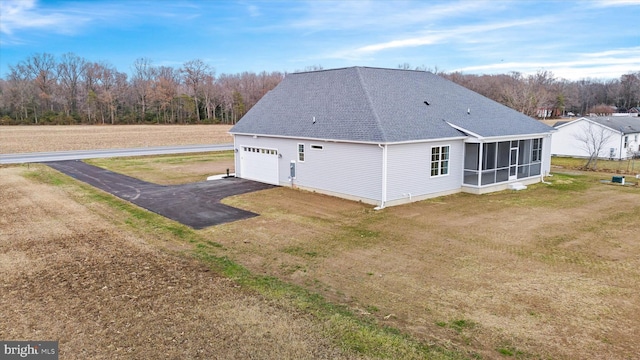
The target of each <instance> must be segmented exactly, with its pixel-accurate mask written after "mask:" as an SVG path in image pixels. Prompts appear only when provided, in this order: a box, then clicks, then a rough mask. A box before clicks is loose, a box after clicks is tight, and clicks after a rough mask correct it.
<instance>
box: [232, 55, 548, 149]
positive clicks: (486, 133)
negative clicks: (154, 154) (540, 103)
mask: <svg viewBox="0 0 640 360" xmlns="http://www.w3.org/2000/svg"><path fill="white" fill-rule="evenodd" d="M425 101H426V102H428V103H429V105H426V104H425ZM467 110H470V111H469V113H468V112H467ZM314 118H315V123H314V122H313V120H314ZM447 122H448V123H451V124H453V125H455V126H457V127H461V128H464V129H466V130H468V131H470V132H472V133H475V134H478V135H480V136H483V137H491V136H506V135H522V134H539V133H546V132H549V131H551V130H552V128H551V127H549V126H546V125H544V124H542V123H540V122H538V121H536V120H534V119H532V118H530V117H528V116H525V115H523V114H521V113H519V112H517V111H514V110H512V109H510V108H508V107H506V106H503V105H501V104H498V103H497V102H494V101H492V100H490V99H488V98H486V97H484V96H482V95H480V94H478V93H475V92H473V91H471V90H468V89H466V88H464V87H462V86H459V85H457V84H455V83H453V82H451V81H449V80H446V79H444V78H441V77H439V76H437V75H434V74H432V73H429V72H424V71H411V70H396V69H380V68H368V67H350V68H343V69H334V70H322V71H314V72H305V73H294V74H288V75H287V76H286V77H285V78H284V80H283V81H282V82H281V83H280V84H279V85H278V86H277V87H276V88H275V89H273V90H272V91H270V92H269V93H267V94H266V95H265V96H264V97H263V98H262V99H261V100H260V101H259V102H258V103H257V104H256V105H255V106H254V107H253V108H251V110H250V111H249V112H248V113H247V114H246V115H245V116H244V117H243V118H242V119H241V120H240V121H239V122H238V123H237V124H236V125H235V126H234V127H233V128H232V129H231V133H235V134H257V135H271V136H286V137H296V138H315V139H328V140H343V141H362V142H377V143H392V142H403V141H414V140H427V139H438V138H451V137H457V136H461V135H464V134H463V133H461V132H460V131H458V130H456V129H454V128H453V127H451V126H450V125H449V124H447Z"/></svg>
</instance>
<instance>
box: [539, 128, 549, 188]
mask: <svg viewBox="0 0 640 360" xmlns="http://www.w3.org/2000/svg"><path fill="white" fill-rule="evenodd" d="M547 137H548V138H549V141H551V135H548V136H547ZM544 147H545V144H544V143H543V145H542V157H541V158H540V181H541V182H542V183H543V184H547V185H551V183H550V182H548V181H544V155H545V151H544ZM549 152H551V151H549ZM549 161H551V160H549ZM549 171H551V167H549ZM549 176H551V175H549Z"/></svg>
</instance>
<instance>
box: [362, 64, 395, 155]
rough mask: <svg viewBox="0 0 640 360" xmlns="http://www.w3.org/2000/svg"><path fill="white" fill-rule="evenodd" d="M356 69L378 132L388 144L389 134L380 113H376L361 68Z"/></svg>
mask: <svg viewBox="0 0 640 360" xmlns="http://www.w3.org/2000/svg"><path fill="white" fill-rule="evenodd" d="M355 69H356V73H357V74H358V80H359V81H360V86H361V87H362V90H363V91H364V94H365V96H366V98H367V103H368V104H369V108H370V109H371V112H372V113H373V117H374V118H375V120H376V124H377V126H378V131H379V132H380V135H382V141H383V142H387V134H386V133H385V131H384V127H383V126H382V121H380V116H378V112H377V111H376V108H375V107H374V106H373V101H371V96H370V95H369V91H368V90H367V87H366V86H365V84H364V80H363V79H362V74H361V73H360V69H361V67H355Z"/></svg>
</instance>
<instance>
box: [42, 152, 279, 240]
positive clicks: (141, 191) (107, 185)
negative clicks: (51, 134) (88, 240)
mask: <svg viewBox="0 0 640 360" xmlns="http://www.w3.org/2000/svg"><path fill="white" fill-rule="evenodd" d="M45 164H46V165H48V166H50V167H51V168H53V169H56V170H58V171H60V172H62V173H64V174H66V175H69V176H71V177H73V178H74V179H77V180H80V181H83V182H85V183H87V184H90V185H93V186H95V187H97V188H98V189H101V190H104V191H106V192H108V193H111V194H113V195H115V196H117V197H119V198H121V199H124V200H127V201H129V202H132V203H134V204H136V205H138V206H140V207H143V208H145V209H147V210H149V211H152V212H154V213H156V214H160V215H162V216H164V217H167V218H169V219H172V220H175V221H178V222H180V223H182V224H184V225H187V226H190V227H192V228H194V229H202V228H205V227H207V226H213V225H219V224H223V223H227V222H232V221H236V220H241V219H248V218H251V217H254V216H258V214H255V213H252V212H249V211H244V210H241V209H237V208H234V207H231V206H227V205H224V204H221V203H220V200H222V199H224V198H225V197H228V196H232V195H238V194H245V193H248V192H253V191H258V190H264V189H269V188H273V187H274V186H273V185H268V184H263V183H259V182H255V181H251V180H245V179H239V178H226V179H220V180H212V181H204V182H198V183H191V184H182V185H169V186H164V185H158V184H152V183H148V182H146V181H142V180H139V179H136V178H132V177H130V176H126V175H122V174H118V173H115V172H113V171H109V170H106V169H102V168H99V167H96V166H93V165H89V164H86V163H84V162H82V161H77V160H74V161H55V162H47V163H45Z"/></svg>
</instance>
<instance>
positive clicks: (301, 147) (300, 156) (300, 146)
mask: <svg viewBox="0 0 640 360" xmlns="http://www.w3.org/2000/svg"><path fill="white" fill-rule="evenodd" d="M298 161H300V162H304V144H298Z"/></svg>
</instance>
